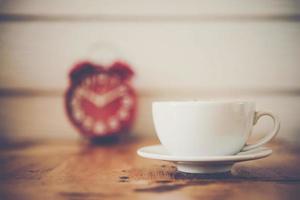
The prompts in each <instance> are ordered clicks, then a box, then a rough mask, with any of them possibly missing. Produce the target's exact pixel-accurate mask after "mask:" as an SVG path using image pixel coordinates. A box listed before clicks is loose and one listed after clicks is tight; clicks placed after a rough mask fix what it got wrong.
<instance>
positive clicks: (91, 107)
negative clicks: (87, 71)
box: [67, 73, 136, 136]
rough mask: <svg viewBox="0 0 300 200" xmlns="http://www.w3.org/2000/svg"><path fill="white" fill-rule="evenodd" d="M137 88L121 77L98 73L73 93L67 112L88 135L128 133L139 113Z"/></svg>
mask: <svg viewBox="0 0 300 200" xmlns="http://www.w3.org/2000/svg"><path fill="white" fill-rule="evenodd" d="M135 104H136V96H135V93H134V91H133V89H132V88H131V87H130V86H129V85H128V84H127V83H126V82H123V81H121V79H119V77H118V76H114V75H108V74H105V73H103V74H95V75H90V76H87V77H85V78H84V79H83V80H81V81H80V82H79V83H78V84H77V85H75V86H73V87H71V88H70V90H69V94H68V95H67V110H68V114H69V117H70V118H71V121H72V122H73V124H74V125H75V126H76V127H77V128H79V129H80V131H81V132H82V133H84V134H85V135H88V136H104V135H111V134H114V133H117V132H122V131H126V130H127V129H128V128H129V127H130V125H131V122H132V120H133V117H134V113H135Z"/></svg>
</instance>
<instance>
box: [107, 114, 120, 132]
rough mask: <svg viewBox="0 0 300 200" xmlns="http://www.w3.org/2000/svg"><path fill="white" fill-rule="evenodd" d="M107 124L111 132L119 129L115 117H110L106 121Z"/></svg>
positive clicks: (118, 123)
mask: <svg viewBox="0 0 300 200" xmlns="http://www.w3.org/2000/svg"><path fill="white" fill-rule="evenodd" d="M108 124H109V127H110V128H111V129H112V130H116V129H118V128H119V127H120V122H119V120H118V118H116V117H111V118H110V119H109V121H108Z"/></svg>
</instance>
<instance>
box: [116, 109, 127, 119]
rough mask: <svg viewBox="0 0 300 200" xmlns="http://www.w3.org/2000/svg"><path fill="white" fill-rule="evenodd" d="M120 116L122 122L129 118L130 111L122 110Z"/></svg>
mask: <svg viewBox="0 0 300 200" xmlns="http://www.w3.org/2000/svg"><path fill="white" fill-rule="evenodd" d="M118 115H119V118H120V119H121V120H125V119H127V118H128V116H129V113H128V110H126V109H121V110H120V111H119V113H118Z"/></svg>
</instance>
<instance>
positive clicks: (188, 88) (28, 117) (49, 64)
mask: <svg viewBox="0 0 300 200" xmlns="http://www.w3.org/2000/svg"><path fill="white" fill-rule="evenodd" d="M95 44H97V45H98V46H99V45H100V46H101V45H103V48H102V49H105V48H108V47H109V48H110V49H113V50H112V51H113V52H118V53H116V55H115V56H117V57H120V58H122V59H124V60H126V61H127V62H128V63H129V64H130V65H131V66H132V67H133V68H134V70H135V72H136V77H135V79H134V82H133V85H134V87H135V88H136V89H137V92H138V95H139V105H138V116H137V120H136V122H135V125H134V128H133V130H132V132H133V134H135V135H140V136H154V135H155V131H154V128H153V124H152V115H151V102H152V101H154V100H161V99H163V100H166V99H171V100H174V99H219V98H222V99H223V98H234V99H235V98H238V99H251V100H254V101H256V102H257V109H258V110H268V111H272V112H274V113H275V114H277V115H279V117H280V118H281V121H282V129H281V131H280V133H279V137H281V138H284V139H286V140H295V138H296V140H298V142H299V139H297V138H298V137H297V134H300V123H299V116H300V1H296V0H285V1H284V0H265V1H260V0H254V1H234V0H226V1H225V0H221V1H216V0H202V1H198V0H172V1H171V0H164V1H161V0H160V1H159V0H152V1H147V0H122V1H117V0H97V1H95V0H90V1H84V0H44V1H40V0H26V1H25V0H0V70H1V71H0V140H2V141H19V140H31V139H66V138H68V139H69V138H78V137H79V134H78V133H76V132H77V131H76V130H75V129H74V128H73V126H72V125H71V124H70V122H69V120H68V118H67V117H66V114H65V109H64V104H63V99H64V92H65V90H66V88H67V86H68V84H69V83H68V77H67V75H68V72H69V70H70V68H71V67H72V65H73V64H74V63H75V62H77V61H79V60H82V59H92V58H91V55H90V54H89V53H88V52H89V51H90V49H91V48H93V46H95ZM100 48H101V47H100ZM96 54H97V53H96ZM97 56H98V57H97ZM97 58H98V59H99V60H100V61H103V62H104V60H105V59H106V58H105V57H103V55H102V54H101V53H99V55H96V59H97ZM93 59H95V56H94V58H93ZM101 59H102V60H101ZM264 120H265V121H266V122H264ZM264 120H262V121H261V122H260V124H259V125H258V126H257V127H256V128H255V132H257V133H258V134H263V133H264V132H265V131H267V130H268V129H270V128H271V127H272V124H271V122H270V121H269V120H268V119H264ZM262 124H264V125H262Z"/></svg>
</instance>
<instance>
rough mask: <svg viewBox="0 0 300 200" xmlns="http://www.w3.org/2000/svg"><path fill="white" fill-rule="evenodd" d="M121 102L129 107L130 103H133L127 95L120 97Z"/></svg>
mask: <svg viewBox="0 0 300 200" xmlns="http://www.w3.org/2000/svg"><path fill="white" fill-rule="evenodd" d="M122 104H123V106H124V107H131V105H132V104H133V102H132V99H131V98H130V97H129V96H125V97H124V98H123V99H122Z"/></svg>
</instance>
